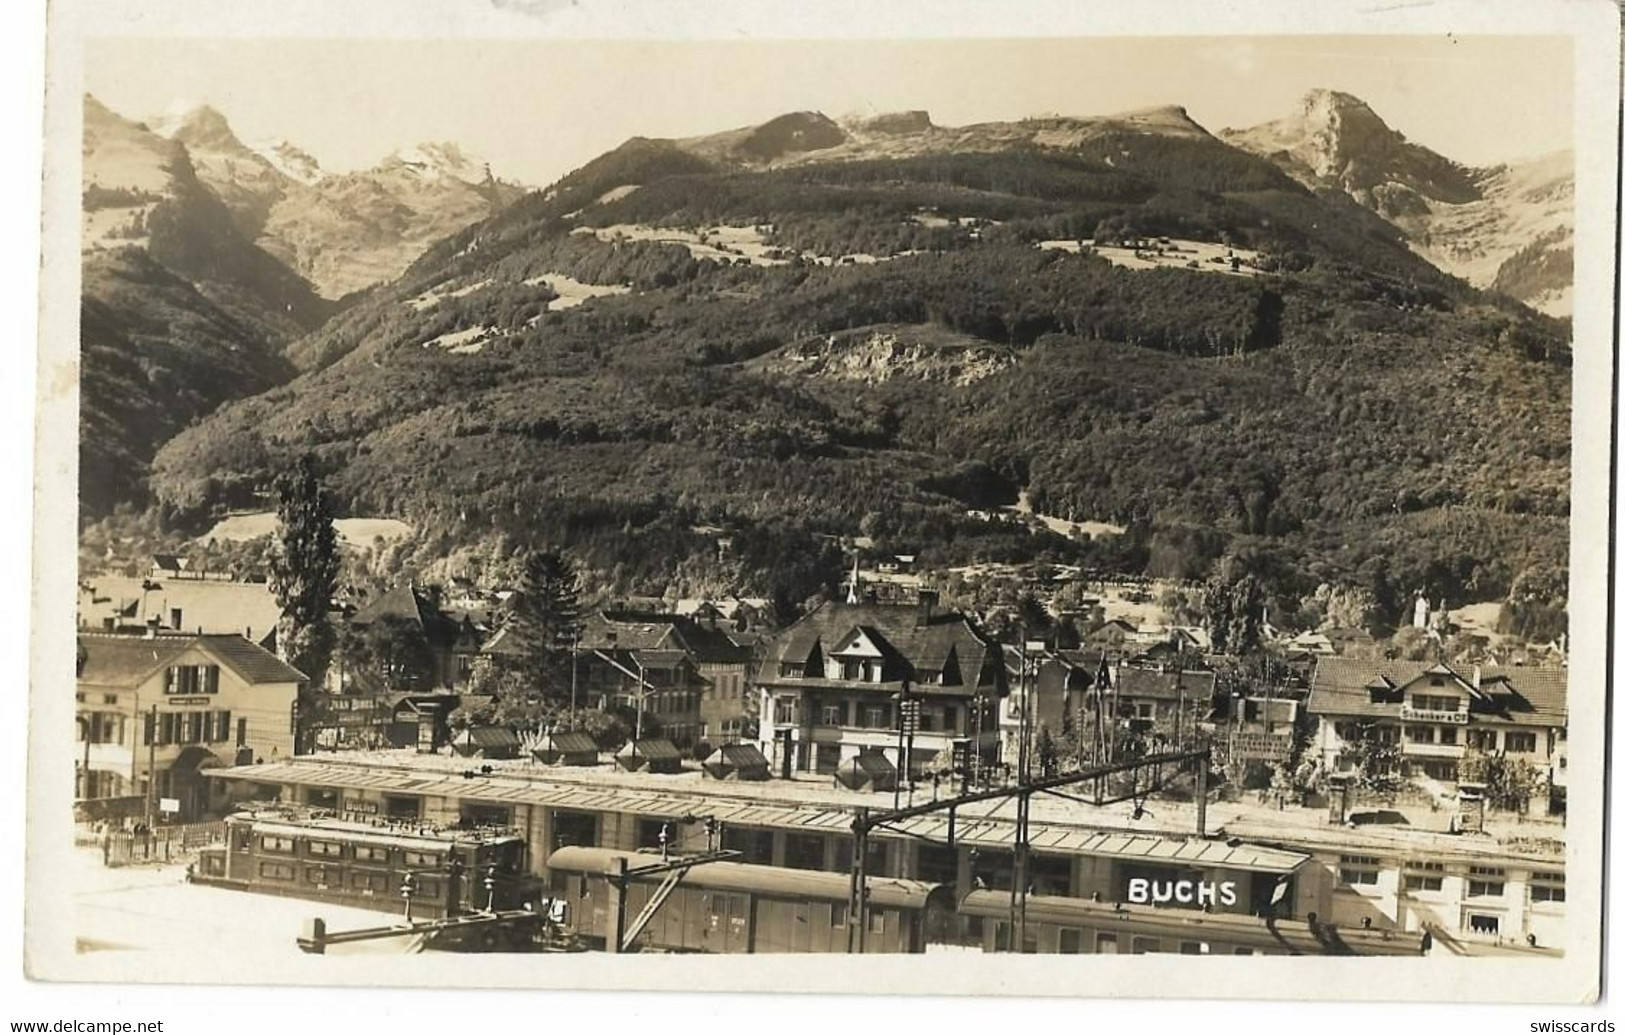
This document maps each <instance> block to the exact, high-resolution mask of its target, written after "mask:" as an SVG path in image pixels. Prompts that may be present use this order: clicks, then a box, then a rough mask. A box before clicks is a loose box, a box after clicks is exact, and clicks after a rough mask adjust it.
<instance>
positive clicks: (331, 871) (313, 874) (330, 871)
mask: <svg viewBox="0 0 1625 1035" xmlns="http://www.w3.org/2000/svg"><path fill="white" fill-rule="evenodd" d="M338 875H339V870H338V867H336V866H306V867H305V883H306V884H314V885H316V886H317V887H322V888H325V887H327V886H328V885H329V884H332V883H333V882H334V881H335V880H336V879H338Z"/></svg>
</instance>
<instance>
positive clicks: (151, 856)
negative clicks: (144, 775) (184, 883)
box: [74, 820, 226, 866]
mask: <svg viewBox="0 0 1625 1035" xmlns="http://www.w3.org/2000/svg"><path fill="white" fill-rule="evenodd" d="M82 836H83V835H82V833H81V832H78V831H76V832H75V833H74V843H75V844H83V843H85V842H84V841H82V840H81V838H82ZM92 837H93V841H92V843H95V842H97V841H99V842H100V844H101V848H102V862H103V863H104V864H106V865H108V866H138V865H141V864H143V863H167V862H171V861H175V860H179V859H184V858H185V857H187V856H189V855H192V854H194V853H196V852H197V850H198V849H199V848H204V847H207V846H208V845H212V844H220V843H222V842H224V841H225V838H226V825H225V823H223V822H220V821H218V820H217V821H215V822H213V823H183V824H177V825H175V826H165V827H154V828H153V829H152V830H150V831H147V832H145V833H130V832H129V831H124V830H113V831H107V832H106V833H103V834H100V835H92Z"/></svg>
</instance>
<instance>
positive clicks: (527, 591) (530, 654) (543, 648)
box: [511, 552, 581, 698]
mask: <svg viewBox="0 0 1625 1035" xmlns="http://www.w3.org/2000/svg"><path fill="white" fill-rule="evenodd" d="M520 586H521V588H520V599H519V606H518V607H517V608H516V609H515V610H514V614H513V618H512V619H511V621H512V626H511V628H512V630H513V632H512V635H513V636H515V637H516V643H517V644H518V646H519V651H520V657H521V659H522V660H521V662H520V664H521V666H522V668H523V670H524V672H525V673H526V675H527V677H528V680H527V681H528V682H529V683H530V685H531V686H532V687H533V688H534V690H535V692H536V693H538V694H540V695H542V696H544V697H552V698H559V697H563V696H565V695H567V694H568V693H569V690H570V682H569V680H570V669H569V665H570V652H571V650H572V649H574V647H575V643H576V637H577V636H578V635H579V632H580V626H581V601H580V597H581V582H580V579H579V577H578V576H577V574H576V570H575V566H574V565H572V564H571V563H570V562H569V561H568V560H566V559H565V558H563V557H561V556H560V555H559V554H556V553H551V552H548V553H533V554H531V555H530V556H529V557H527V558H526V559H525V568H524V577H523V579H522V580H521V583H520Z"/></svg>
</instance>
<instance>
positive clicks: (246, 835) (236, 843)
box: [231, 827, 254, 852]
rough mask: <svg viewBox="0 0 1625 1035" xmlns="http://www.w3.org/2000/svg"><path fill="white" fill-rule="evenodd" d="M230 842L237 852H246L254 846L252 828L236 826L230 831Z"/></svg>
mask: <svg viewBox="0 0 1625 1035" xmlns="http://www.w3.org/2000/svg"><path fill="white" fill-rule="evenodd" d="M231 843H232V846H233V847H234V848H236V849H237V850H238V851H239V852H246V851H248V850H249V849H251V848H253V847H254V828H253V827H237V828H235V829H234V830H233V831H232V832H231Z"/></svg>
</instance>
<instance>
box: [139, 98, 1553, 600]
mask: <svg viewBox="0 0 1625 1035" xmlns="http://www.w3.org/2000/svg"><path fill="white" fill-rule="evenodd" d="M926 124H927V125H928V124H929V120H926ZM771 125H772V124H770V126H771ZM831 125H833V124H831ZM906 125H908V126H911V127H914V128H913V129H911V130H910V132H916V131H917V132H918V133H919V134H920V139H921V140H922V141H926V142H928V143H929V144H930V146H929V147H926V146H925V144H923V143H922V144H921V145H920V146H919V147H900V146H899V145H896V144H895V142H893V143H891V144H888V145H887V146H888V147H891V148H892V150H893V151H894V152H897V153H896V154H895V155H889V156H877V154H876V153H874V152H873V150H872V149H871V150H865V149H864V147H861V146H859V144H860V143H861V140H860V141H856V142H855V138H852V137H848V136H845V135H840V131H838V130H837V131H836V134H835V135H831V134H830V132H829V130H828V129H827V128H826V127H824V126H823V124H822V123H819V122H817V121H816V120H810V119H806V118H801V117H798V119H797V120H795V121H793V122H792V123H790V124H786V125H780V126H778V127H776V128H775V129H774V131H773V132H772V133H769V134H762V133H754V134H753V133H743V132H741V133H736V134H733V135H723V136H719V137H716V138H705V140H703V141H700V142H696V141H650V140H641V139H640V140H634V141H632V142H629V143H628V144H627V145H625V146H624V147H622V148H620V149H618V150H616V151H614V152H611V153H609V154H607V155H605V156H602V157H601V158H599V159H597V160H595V161H594V162H592V163H589V164H588V165H587V166H584V167H583V168H582V169H580V170H578V171H577V172H575V173H573V174H571V175H570V176H568V177H566V178H565V179H564V180H562V181H561V182H560V183H558V184H556V185H555V186H554V187H552V188H550V189H549V190H548V191H545V192H540V193H537V194H533V195H530V196H529V197H527V198H525V199H523V200H521V201H520V202H518V203H517V204H515V205H514V206H512V207H510V208H509V209H507V210H505V211H504V212H502V213H500V214H499V215H497V216H495V217H493V218H492V219H490V220H487V221H485V222H483V223H479V224H476V225H474V226H472V227H470V228H469V229H467V230H465V231H463V232H461V233H459V234H456V235H453V236H452V237H450V238H448V239H447V240H445V241H444V242H442V243H441V244H440V245H438V246H436V247H434V248H432V249H430V250H429V251H428V252H427V253H426V254H425V255H424V256H423V257H422V258H421V259H420V260H418V261H417V262H416V263H415V264H414V265H413V266H412V267H411V268H410V269H409V270H408V271H407V273H406V275H405V276H404V277H402V279H401V280H400V281H398V282H396V283H395V284H393V285H390V286H388V287H385V288H380V289H378V290H376V291H375V292H373V293H372V294H371V295H370V296H369V297H368V298H366V299H364V300H363V301H361V302H360V303H358V304H357V305H355V306H353V307H351V308H350V309H348V310H347V311H346V312H344V313H342V314H340V315H339V316H337V317H335V318H334V319H333V320H331V321H330V322H329V323H328V324H327V325H326V326H324V327H322V328H321V329H320V330H319V331H317V332H316V333H314V334H312V335H310V336H309V337H307V338H305V339H304V340H302V341H300V342H298V343H296V344H295V346H294V347H293V348H292V350H291V352H290V355H291V356H292V357H293V358H294V360H295V362H297V363H298V364H299V365H300V366H301V367H302V368H303V369H306V370H308V371H309V373H307V374H305V375H304V376H302V377H300V378H298V379H296V380H295V381H293V382H292V383H291V384H289V385H287V386H284V387H279V388H276V389H273V390H271V391H269V392H267V393H265V394H262V395H259V396H256V397H254V398H250V399H246V400H243V401H241V402H238V403H234V404H231V405H229V406H227V407H225V408H224V409H222V410H221V411H220V412H219V413H218V414H216V415H215V416H214V417H212V418H210V419H208V420H206V421H204V422H203V423H201V424H199V425H198V426H196V427H194V428H191V429H189V430H187V431H185V432H183V433H181V434H180V435H179V436H177V437H176V438H175V439H174V440H173V441H172V442H171V443H169V445H168V446H166V447H165V448H164V449H163V451H162V452H161V453H160V455H159V457H158V459H157V461H156V462H155V470H154V485H155V488H156V490H157V492H158V494H159V496H160V498H161V500H162V503H163V506H164V508H165V515H166V519H167V520H169V521H170V522H171V523H173V524H175V525H178V526H180V527H202V525H203V523H204V522H206V521H208V520H209V519H210V518H211V517H212V516H213V515H215V514H217V513H218V512H219V511H221V510H222V509H224V508H228V507H233V506H243V505H249V504H251V503H252V502H253V501H254V500H255V498H256V493H257V492H259V491H261V490H262V489H263V488H264V486H265V485H266V484H267V483H268V481H269V479H270V477H271V476H272V475H273V474H274V472H276V471H277V470H279V469H280V468H282V467H283V466H285V465H286V464H287V463H288V462H290V460H291V459H292V458H293V457H295V456H296V455H298V454H300V453H303V452H306V451H310V452H314V453H315V455H316V456H317V458H318V461H319V464H320V467H321V469H322V471H323V472H324V474H325V476H326V478H327V479H328V482H329V484H330V485H331V486H332V487H333V488H334V489H335V490H336V492H337V493H338V495H339V497H340V498H341V500H342V501H343V504H344V506H345V507H346V508H347V509H348V510H349V511H350V512H351V513H355V514H367V515H374V516H389V517H399V518H402V519H405V520H407V521H410V522H411V523H412V524H413V525H414V526H415V527H416V528H418V529H419V540H418V544H417V549H418V550H419V551H420V553H421V554H422V555H423V556H425V557H427V556H444V555H445V554H447V553H450V552H452V551H454V550H457V549H459V548H463V547H469V546H473V545H476V544H482V543H489V542H492V541H496V540H499V539H500V540H501V541H503V542H508V543H533V544H536V545H545V546H548V547H555V548H563V549H565V550H567V551H569V552H571V553H572V554H573V555H574V556H575V558H576V559H577V560H578V561H579V562H580V563H581V564H582V565H584V566H585V567H586V568H588V569H590V570H591V571H592V572H593V573H594V576H595V578H596V579H597V580H599V582H600V583H601V584H603V585H605V586H609V587H613V588H614V589H615V590H617V591H620V592H655V593H658V592H660V591H661V590H663V589H664V588H665V587H666V586H667V585H668V584H669V583H670V582H671V581H672V580H674V579H699V580H711V581H712V582H731V583H732V584H733V585H734V586H735V587H736V588H737V589H739V590H742V591H743V590H749V591H752V592H759V593H777V594H778V595H780V596H781V597H783V598H789V599H794V598H796V597H797V596H798V595H805V594H806V593H807V592H811V591H813V590H815V589H817V588H819V586H820V585H822V584H825V583H827V582H828V581H829V580H830V579H832V578H833V577H835V574H836V573H837V572H838V568H839V565H840V559H839V554H838V553H836V552H834V551H832V550H830V549H828V548H827V540H824V539H819V538H818V535H820V534H822V535H835V536H839V535H856V534H860V533H861V534H864V535H869V536H871V537H873V538H874V539H876V540H877V547H879V548H884V547H892V548H895V549H899V550H903V549H906V550H908V551H909V552H915V553H919V554H921V555H922V557H923V559H924V560H925V561H926V562H928V563H949V562H964V561H971V560H979V559H1006V560H1009V559H1028V558H1034V557H1051V558H1054V559H1056V560H1062V559H1067V560H1076V561H1081V562H1083V563H1088V564H1098V565H1102V566H1108V567H1114V568H1119V569H1124V568H1126V569H1130V570H1141V571H1145V570H1150V571H1153V572H1155V573H1159V574H1177V575H1181V576H1185V577H1200V576H1202V575H1204V574H1206V573H1207V571H1208V570H1209V569H1210V568H1211V566H1212V565H1213V564H1214V562H1216V561H1217V560H1218V559H1219V558H1220V557H1221V556H1223V555H1226V554H1230V555H1234V556H1238V557H1242V558H1243V559H1244V560H1245V561H1246V563H1247V564H1248V565H1249V566H1250V567H1251V568H1253V569H1254V570H1256V571H1257V573H1259V574H1260V575H1261V576H1262V577H1264V578H1265V581H1266V584H1267V585H1268V586H1269V587H1270V589H1271V591H1272V593H1273V594H1274V595H1275V596H1276V597H1277V598H1278V599H1279V600H1280V601H1282V602H1283V606H1287V602H1290V601H1294V600H1296V599H1297V597H1298V596H1301V595H1302V594H1304V593H1305V592H1308V591H1312V590H1313V589H1314V587H1315V586H1316V585H1317V584H1319V583H1321V582H1332V583H1346V584H1356V585H1361V586H1364V587H1366V588H1369V589H1371V590H1373V592H1374V593H1376V594H1377V596H1378V599H1379V600H1380V601H1382V602H1383V604H1384V606H1385V607H1388V608H1390V610H1391V612H1393V613H1397V608H1398V607H1399V606H1400V605H1401V604H1402V603H1403V600H1404V599H1405V598H1406V596H1407V595H1408V594H1410V593H1413V592H1414V591H1416V590H1418V589H1423V590H1426V591H1428V592H1430V593H1432V594H1443V595H1448V596H1449V597H1450V598H1451V599H1452V600H1465V599H1469V598H1471V599H1490V598H1498V597H1501V596H1504V595H1505V594H1506V592H1507V591H1508V588H1509V587H1510V585H1511V584H1512V582H1513V581H1514V580H1516V579H1519V578H1524V579H1525V580H1526V583H1525V584H1532V583H1531V582H1530V581H1529V580H1530V579H1532V578H1533V575H1532V574H1531V573H1539V574H1541V575H1542V576H1543V579H1542V581H1541V584H1543V585H1551V584H1561V579H1556V580H1555V581H1554V580H1553V579H1551V578H1545V577H1544V576H1549V575H1551V573H1553V572H1558V571H1561V569H1562V568H1563V566H1564V564H1565V560H1564V558H1565V556H1566V539H1567V510H1568V456H1569V442H1568V406H1569V382H1568V377H1569V370H1568V356H1569V344H1568V341H1567V339H1566V328H1565V326H1564V325H1561V324H1558V323H1556V322H1554V321H1552V320H1549V319H1547V318H1545V317H1542V316H1540V315H1539V314H1536V313H1534V312H1532V311H1530V310H1528V309H1526V308H1524V307H1522V306H1520V305H1518V304H1516V303H1513V302H1511V301H1509V300H1506V299H1503V298H1500V297H1498V296H1493V295H1487V294H1481V293H1480V292H1478V291H1476V290H1475V289H1473V288H1471V287H1469V286H1467V285H1466V284H1464V283H1462V282H1460V281H1457V280H1454V279H1453V278H1450V277H1448V276H1446V275H1444V274H1442V273H1440V272H1439V271H1438V270H1436V269H1434V268H1433V267H1432V266H1430V265H1428V264H1427V263H1426V262H1425V261H1424V260H1423V259H1421V258H1419V257H1418V256H1416V255H1415V254H1413V253H1412V252H1411V251H1409V250H1408V249H1407V248H1406V246H1405V244H1404V243H1403V241H1402V240H1401V239H1400V237H1399V235H1398V233H1397V231H1395V230H1394V228H1393V227H1391V226H1390V225H1389V224H1387V223H1385V222H1384V221H1383V220H1382V219H1381V218H1379V217H1378V216H1377V215H1375V214H1374V213H1372V212H1370V211H1368V210H1366V209H1363V208H1361V207H1360V206H1359V205H1357V204H1355V203H1354V202H1353V201H1352V200H1351V199H1350V198H1348V197H1347V196H1346V195H1344V194H1342V193H1338V192H1330V191H1327V192H1322V193H1316V192H1312V191H1311V190H1309V189H1307V188H1305V187H1303V186H1300V185H1299V184H1297V183H1296V182H1294V181H1293V180H1292V179H1290V178H1289V177H1288V176H1287V175H1286V174H1285V173H1283V172H1282V171H1280V170H1279V169H1277V168H1276V167H1275V166H1273V165H1271V164H1270V163H1269V162H1267V161H1265V160H1263V159H1261V158H1258V157H1255V156H1252V155H1249V154H1247V153H1245V152H1242V151H1239V150H1236V149H1234V148H1232V147H1230V146H1228V145H1226V144H1224V143H1221V142H1220V141H1218V140H1216V139H1214V138H1212V137H1210V136H1208V135H1206V134H1205V133H1204V132H1202V131H1200V128H1199V127H1195V128H1192V127H1194V124H1192V123H1189V122H1188V121H1179V120H1172V121H1170V120H1166V119H1150V120H1147V119H1134V118H1125V119H1123V120H1117V121H1113V120H1093V121H1089V122H1085V123H1078V124H1076V125H1073V126H1071V128H1067V127H1061V128H1060V129H1058V128H1056V127H1054V126H1049V125H1044V126H1033V127H1029V126H1028V124H1026V123H1021V124H1010V125H1011V126H1012V127H1014V128H1011V129H1008V130H997V131H996V130H994V129H989V128H987V127H979V128H977V129H978V134H969V132H968V131H967V135H966V136H965V139H972V138H974V142H975V146H974V147H967V148H966V149H965V150H964V151H963V152H955V151H954V150H952V148H951V147H950V146H949V143H945V142H944V141H950V142H951V140H952V139H953V138H951V137H950V136H944V133H945V132H946V131H940V130H938V129H937V128H936V127H931V128H930V129H929V130H925V129H919V128H918V127H919V123H918V120H913V121H910V122H908V123H906ZM1023 127H1025V128H1023ZM1062 129H1065V130H1066V132H1065V133H1064V134H1062V135H1063V136H1064V146H1057V145H1056V144H1054V143H1053V141H1054V140H1055V139H1056V138H1057V134H1061V131H1062ZM989 140H1001V141H1005V142H1004V143H1003V144H1001V145H1000V146H994V145H992V144H990V143H988V141H989ZM1044 141H1051V143H1045V142H1044ZM826 150H827V151H829V152H830V158H831V160H827V161H820V160H819V156H820V155H821V154H823V153H824V152H825V151H826ZM837 157H838V158H839V160H833V159H835V158H837ZM1022 489H1025V490H1027V491H1028V492H1029V493H1030V496H1031V499H1032V500H1033V502H1034V506H1035V507H1036V508H1037V509H1038V510H1040V511H1042V512H1045V513H1049V514H1053V515H1057V516H1062V517H1069V518H1074V519H1079V520H1082V519H1096V520H1107V521H1115V522H1118V523H1121V524H1124V525H1127V526H1128V529H1129V530H1128V532H1127V533H1126V534H1125V535H1123V536H1120V537H1113V538H1108V539H1103V540H1100V541H1097V542H1089V541H1081V540H1065V539H1061V538H1060V537H1057V536H1054V535H1051V534H1047V533H1046V534H1035V533H1031V532H1029V531H1028V530H1027V529H1026V527H1025V526H1022V525H1019V524H1011V523H1009V522H1005V521H1000V520H996V519H993V518H991V517H989V516H988V515H986V514H985V513H983V512H985V511H986V510H987V509H988V508H990V507H996V506H997V505H999V504H1001V503H1005V502H1011V501H1013V499H1014V497H1015V494H1016V493H1017V492H1018V491H1019V490H1022ZM973 511H974V512H976V513H972V512H973ZM709 528H721V529H725V530H727V531H729V532H730V533H732V538H733V541H734V548H733V550H732V552H731V553H730V554H728V555H727V557H726V558H721V557H720V555H719V552H718V549H717V544H716V542H715V536H714V534H712V533H708V532H706V531H704V529H709ZM820 544H825V545H820ZM1288 609H1289V608H1288ZM1271 614H1272V616H1280V617H1281V620H1283V621H1284V620H1287V618H1288V617H1289V616H1288V615H1286V614H1285V613H1284V612H1283V611H1282V610H1280V609H1277V608H1272V611H1271Z"/></svg>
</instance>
